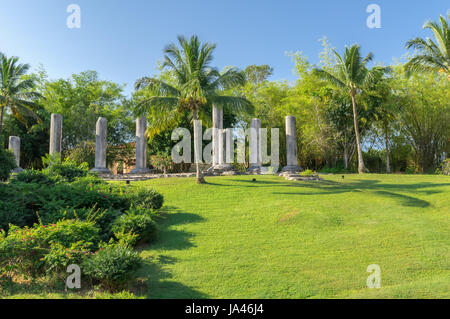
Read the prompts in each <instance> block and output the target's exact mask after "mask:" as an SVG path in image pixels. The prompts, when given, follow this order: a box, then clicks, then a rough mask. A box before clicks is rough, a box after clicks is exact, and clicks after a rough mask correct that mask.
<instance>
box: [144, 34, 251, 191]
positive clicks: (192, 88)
mask: <svg viewBox="0 0 450 319" xmlns="http://www.w3.org/2000/svg"><path fill="white" fill-rule="evenodd" d="M215 48H216V46H215V45H214V44H210V43H208V42H205V43H201V42H200V41H199V39H198V37H197V36H192V37H191V38H190V39H189V40H188V39H186V38H185V37H183V36H178V46H177V45H176V44H174V43H172V44H169V45H168V46H167V47H166V48H165V49H164V53H165V56H164V63H163V68H167V69H169V70H170V72H171V73H172V74H173V77H174V83H173V85H171V84H169V83H166V82H164V81H161V80H159V79H156V78H149V77H144V78H141V79H139V80H137V81H136V84H135V89H136V90H141V89H143V88H147V89H149V90H150V92H151V96H150V97H149V98H146V99H145V100H143V101H142V102H140V103H139V105H138V106H137V112H136V113H137V115H139V116H141V115H143V114H149V113H151V114H152V119H153V121H152V122H151V123H150V125H149V131H148V135H149V137H151V135H154V134H156V133H157V132H159V131H161V130H165V129H169V128H171V127H174V125H175V124H176V123H177V121H178V120H179V118H180V116H181V115H183V114H184V115H186V114H187V115H188V116H189V118H191V119H192V120H193V121H194V157H195V159H196V160H195V162H196V171H197V183H199V184H201V183H204V182H205V180H204V177H203V174H202V172H201V171H200V165H199V160H197V159H199V158H200V154H198V152H201V150H200V149H199V145H196V143H197V141H198V140H199V141H201V137H198V136H197V135H198V130H197V129H196V126H195V125H196V123H197V122H196V121H197V120H198V119H199V118H200V117H202V118H205V117H206V115H205V114H206V112H207V110H209V109H211V107H212V105H215V106H217V107H222V108H229V109H231V110H233V111H235V112H242V111H246V112H250V111H252V109H253V105H252V104H251V103H250V102H249V101H248V100H247V99H245V98H243V97H237V96H224V95H221V94H220V93H221V91H222V90H224V89H227V88H231V87H234V86H236V85H243V84H244V83H245V75H244V73H243V72H241V71H239V70H238V69H236V68H228V69H226V70H225V71H223V72H219V71H218V70H217V69H216V68H213V67H211V66H210V64H211V61H212V59H213V55H212V53H213V51H214V49H215ZM198 138H200V139H198Z"/></svg>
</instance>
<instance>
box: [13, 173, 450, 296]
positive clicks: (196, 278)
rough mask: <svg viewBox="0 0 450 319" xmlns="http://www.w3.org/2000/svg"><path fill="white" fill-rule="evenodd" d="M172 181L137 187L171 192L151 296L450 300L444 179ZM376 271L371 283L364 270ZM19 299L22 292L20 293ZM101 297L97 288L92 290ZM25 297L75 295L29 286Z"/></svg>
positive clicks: (145, 277)
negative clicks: (376, 283)
mask: <svg viewBox="0 0 450 319" xmlns="http://www.w3.org/2000/svg"><path fill="white" fill-rule="evenodd" d="M252 178H253V177H250V176H239V177H237V176H233V177H215V178H211V177H210V178H207V182H208V184H206V185H197V184H196V183H195V180H194V179H190V178H188V179H185V178H179V179H176V178H171V179H156V180H150V181H146V182H135V183H134V182H133V183H132V185H131V186H128V187H137V186H142V187H151V188H155V189H156V190H158V191H159V192H161V193H163V194H164V196H165V209H164V214H163V217H162V218H161V227H160V234H159V238H158V241H157V242H156V243H155V244H153V245H151V246H150V247H147V248H145V249H144V250H143V251H142V253H141V254H142V256H143V257H144V258H145V261H146V263H145V266H144V267H143V268H142V269H141V270H140V273H139V276H140V281H143V282H146V286H147V288H145V287H144V289H141V291H140V292H139V293H138V295H140V296H144V297H147V298H449V297H450V293H449V289H448V288H449V286H450V252H449V246H450V222H449V221H450V219H449V217H450V196H449V195H450V179H449V178H448V177H445V176H414V175H373V174H371V175H365V176H363V177H361V176H357V175H346V176H345V179H342V178H341V176H324V179H325V180H324V181H322V182H288V181H286V180H284V179H283V178H281V177H275V176H258V177H256V182H252ZM370 264H378V265H379V266H380V267H381V289H369V288H367V286H366V279H367V276H368V275H369V273H367V272H366V270H367V266H368V265H370ZM16 296H19V297H20V296H21V295H20V293H19V294H18V295H16ZM99 296H101V294H100V295H97V297H99ZM22 297H26V298H31V297H44V298H45V297H51V298H73V297H77V295H76V294H73V293H72V294H51V293H41V294H39V293H38V292H35V291H33V292H32V293H31V294H27V295H22Z"/></svg>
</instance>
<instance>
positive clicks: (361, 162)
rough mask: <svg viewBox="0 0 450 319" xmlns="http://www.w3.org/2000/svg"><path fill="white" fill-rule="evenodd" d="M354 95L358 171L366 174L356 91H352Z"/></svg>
mask: <svg viewBox="0 0 450 319" xmlns="http://www.w3.org/2000/svg"><path fill="white" fill-rule="evenodd" d="M350 94H351V96H352V104H353V122H354V125H355V136H356V147H357V149H358V173H359V174H364V171H365V167H364V159H363V156H362V151H361V139H360V137H359V125H358V110H357V109H356V101H355V94H356V93H355V92H351V93H350Z"/></svg>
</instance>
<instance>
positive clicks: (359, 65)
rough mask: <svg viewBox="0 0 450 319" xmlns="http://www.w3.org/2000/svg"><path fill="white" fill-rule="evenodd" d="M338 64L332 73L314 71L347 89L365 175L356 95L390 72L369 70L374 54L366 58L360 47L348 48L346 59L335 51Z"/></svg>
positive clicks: (359, 162) (375, 69) (360, 163)
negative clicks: (368, 66) (368, 64)
mask: <svg viewBox="0 0 450 319" xmlns="http://www.w3.org/2000/svg"><path fill="white" fill-rule="evenodd" d="M333 52H334V54H335V56H336V58H337V61H338V62H337V64H336V65H335V66H334V68H333V69H332V70H331V71H328V70H325V69H318V68H316V69H314V73H315V74H316V75H317V76H319V77H320V78H322V79H324V80H326V81H327V82H329V83H330V84H332V85H334V86H336V87H338V88H342V89H347V90H348V92H349V94H350V96H351V99H352V106H353V124H354V127H355V137H356V147H357V151H358V172H359V173H360V174H363V173H364V171H365V166H364V159H363V156H362V150H361V137H360V131H359V124H358V110H357V107H356V95H357V94H358V93H360V92H361V91H363V90H365V89H366V88H367V87H368V86H369V85H371V84H372V83H374V82H376V81H377V80H378V79H380V78H381V77H382V75H383V74H384V73H385V72H386V71H387V70H388V68H385V67H374V68H372V69H370V70H369V69H368V68H367V63H369V62H370V61H372V59H373V54H372V53H369V54H368V55H367V56H366V57H365V58H362V56H361V49H360V46H359V45H356V44H355V45H352V46H351V47H350V48H348V47H346V49H345V54H344V57H343V58H342V57H341V56H340V55H339V53H337V52H336V51H335V50H333Z"/></svg>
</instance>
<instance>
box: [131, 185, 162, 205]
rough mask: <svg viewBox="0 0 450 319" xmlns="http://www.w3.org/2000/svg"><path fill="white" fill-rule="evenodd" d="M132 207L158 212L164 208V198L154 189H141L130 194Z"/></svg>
mask: <svg viewBox="0 0 450 319" xmlns="http://www.w3.org/2000/svg"><path fill="white" fill-rule="evenodd" d="M129 199H130V204H131V205H130V206H134V207H142V208H146V209H148V210H157V209H160V208H161V207H162V206H163V203H164V197H163V195H161V194H159V193H158V192H156V191H155V190H153V189H150V190H148V189H145V188H139V189H137V190H136V191H134V192H131V193H130V194H129Z"/></svg>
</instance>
